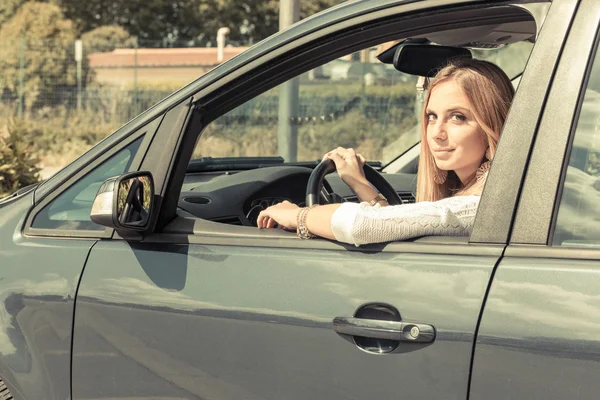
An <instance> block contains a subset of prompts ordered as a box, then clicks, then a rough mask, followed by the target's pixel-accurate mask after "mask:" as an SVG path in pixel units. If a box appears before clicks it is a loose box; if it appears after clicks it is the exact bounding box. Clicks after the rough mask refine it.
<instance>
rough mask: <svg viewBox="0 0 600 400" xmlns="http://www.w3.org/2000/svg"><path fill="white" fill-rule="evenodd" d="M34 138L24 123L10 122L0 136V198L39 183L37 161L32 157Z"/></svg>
mask: <svg viewBox="0 0 600 400" xmlns="http://www.w3.org/2000/svg"><path fill="white" fill-rule="evenodd" d="M34 143H35V136H33V135H32V132H31V131H29V130H28V129H27V127H26V124H25V122H24V121H22V120H20V121H14V120H13V121H11V122H10V123H9V125H8V126H7V129H6V132H5V133H4V134H1V135H0V197H4V196H6V195H8V194H10V193H12V192H14V191H16V190H18V189H20V188H22V187H25V186H27V185H31V184H33V183H36V182H38V181H39V171H40V169H39V168H38V167H37V164H38V162H39V160H38V159H37V158H36V157H35V156H33V155H32V152H31V150H32V147H33V144H34Z"/></svg>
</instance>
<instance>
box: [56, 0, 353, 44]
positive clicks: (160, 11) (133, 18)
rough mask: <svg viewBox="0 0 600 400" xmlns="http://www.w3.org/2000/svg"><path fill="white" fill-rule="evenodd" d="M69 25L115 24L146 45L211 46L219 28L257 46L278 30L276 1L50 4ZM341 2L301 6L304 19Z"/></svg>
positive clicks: (73, 0)
mask: <svg viewBox="0 0 600 400" xmlns="http://www.w3.org/2000/svg"><path fill="white" fill-rule="evenodd" d="M54 1H55V2H57V3H58V4H59V5H60V6H61V8H62V9H63V10H64V12H65V15H66V16H67V17H68V18H70V19H71V20H73V21H74V22H75V24H76V26H77V29H78V32H87V31H89V30H92V29H94V28H97V27H99V26H103V25H119V26H121V27H123V28H124V29H125V30H127V31H128V32H129V33H130V34H132V35H135V36H138V37H139V39H140V42H141V43H142V45H149V44H148V42H149V41H156V42H160V43H161V44H162V45H172V44H173V43H175V42H182V41H192V42H193V43H195V44H196V45H205V44H206V43H207V42H211V43H212V45H213V46H214V45H215V41H216V34H217V29H219V28H220V27H222V26H227V27H229V28H230V29H231V33H230V35H229V39H230V40H231V41H232V42H233V43H235V44H238V45H246V44H249V43H253V42H258V41H260V40H262V39H264V38H266V37H267V36H269V35H271V34H273V33H275V32H277V31H278V29H279V1H278V0H244V1H243V2H240V1H239V0H86V1H81V0H54ZM341 2H342V0H315V1H301V2H300V16H301V18H305V17H307V16H309V15H312V14H314V13H316V12H318V11H321V10H323V9H325V8H328V7H331V6H333V5H335V4H339V3H341Z"/></svg>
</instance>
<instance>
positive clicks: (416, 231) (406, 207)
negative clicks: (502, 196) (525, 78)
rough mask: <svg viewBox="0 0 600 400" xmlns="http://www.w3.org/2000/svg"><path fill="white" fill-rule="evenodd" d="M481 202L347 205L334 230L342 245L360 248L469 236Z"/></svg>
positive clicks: (473, 199)
mask: <svg viewBox="0 0 600 400" xmlns="http://www.w3.org/2000/svg"><path fill="white" fill-rule="evenodd" d="M479 199H480V197H479V196H456V197H448V198H446V199H443V200H439V201H436V202H420V203H415V204H403V205H398V206H388V207H381V206H380V205H376V206H370V205H369V203H360V204H357V203H343V204H342V205H341V206H340V207H339V208H338V209H337V210H336V211H335V212H334V213H333V216H332V218H331V228H332V230H333V234H334V235H335V238H336V239H337V240H338V241H339V242H344V243H351V244H354V245H356V246H360V245H361V244H368V243H380V242H391V241H395V240H405V239H410V238H414V237H418V236H426V235H435V236H468V235H469V234H470V233H471V230H472V228H473V222H474V221H475V214H476V213H477V206H478V205H479Z"/></svg>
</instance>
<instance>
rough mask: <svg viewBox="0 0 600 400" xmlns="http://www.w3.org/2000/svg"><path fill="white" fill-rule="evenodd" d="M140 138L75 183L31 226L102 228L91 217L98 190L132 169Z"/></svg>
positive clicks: (43, 227)
mask: <svg viewBox="0 0 600 400" xmlns="http://www.w3.org/2000/svg"><path fill="white" fill-rule="evenodd" d="M141 142H142V138H139V139H138V140H136V141H135V142H133V143H131V144H130V145H129V146H127V147H126V148H124V149H123V150H121V151H120V152H118V153H117V154H115V155H114V156H112V157H111V158H109V159H108V160H106V161H105V162H104V163H103V164H101V165H99V166H98V167H96V168H95V169H94V170H92V171H91V172H90V173H88V174H87V175H86V176H84V177H83V178H81V179H80V180H79V181H77V182H76V183H75V184H73V186H71V187H70V188H69V189H67V190H66V191H65V192H64V193H62V194H61V195H60V196H58V197H57V198H56V199H54V200H53V201H52V202H51V203H50V204H48V205H47V206H46V207H44V209H42V211H40V212H39V213H38V215H36V217H35V219H34V221H33V225H32V227H33V228H39V229H63V230H67V229H68V230H97V231H103V230H104V229H105V227H104V226H101V225H97V224H95V223H93V222H92V220H90V211H91V210H92V203H93V202H94V198H95V197H96V193H97V192H98V189H99V188H100V185H101V184H102V182H104V181H105V180H106V179H108V178H110V177H112V176H116V175H121V174H124V173H125V172H127V171H129V167H130V165H131V162H132V161H133V158H134V156H135V153H136V152H137V151H138V149H139V147H140V143H141Z"/></svg>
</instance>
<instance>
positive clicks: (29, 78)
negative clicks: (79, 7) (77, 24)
mask: <svg viewBox="0 0 600 400" xmlns="http://www.w3.org/2000/svg"><path fill="white" fill-rule="evenodd" d="M20 38H24V42H22V41H21V40H20ZM74 40H75V30H74V28H73V24H72V23H71V21H69V20H68V19H65V18H64V16H63V14H62V12H61V10H60V8H58V7H57V6H56V5H53V4H47V3H38V2H29V3H25V4H24V5H23V6H21V7H20V8H19V9H18V11H17V12H16V14H15V15H14V17H13V18H12V19H11V20H10V21H8V22H7V23H5V24H3V25H1V26H0V47H1V52H2V57H0V70H1V71H2V74H0V93H3V94H4V96H7V95H9V96H10V97H12V98H17V97H18V85H19V79H20V62H21V55H23V60H24V69H23V72H24V76H23V78H24V79H23V80H24V93H25V97H24V99H25V106H26V107H27V108H32V107H35V106H38V105H39V101H40V99H45V98H51V97H54V96H56V94H57V92H58V91H60V90H64V89H65V88H67V87H69V86H73V85H75V64H74V63H73V62H72V60H73V51H74V50H73V43H74Z"/></svg>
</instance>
